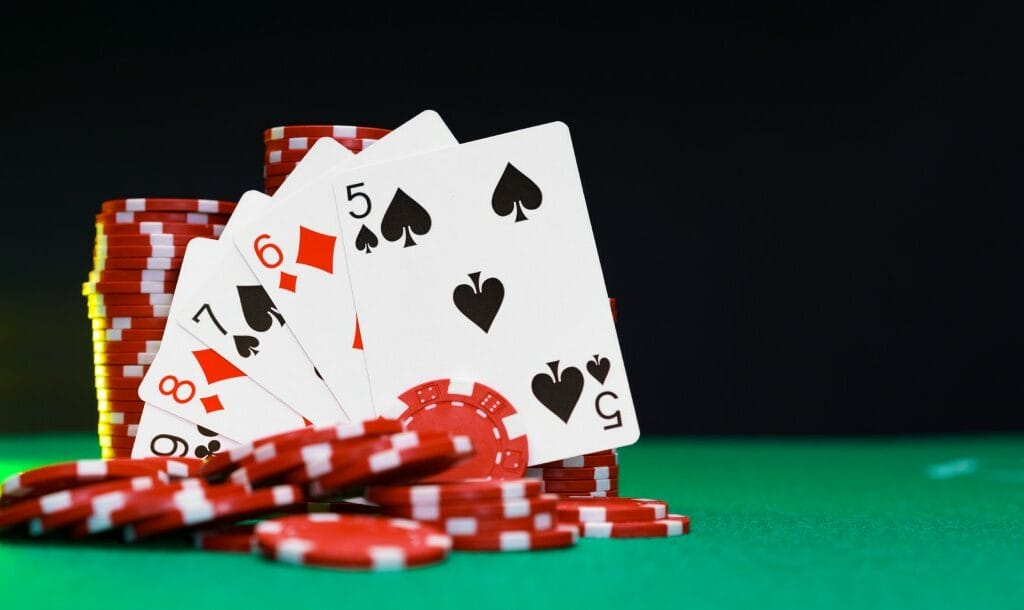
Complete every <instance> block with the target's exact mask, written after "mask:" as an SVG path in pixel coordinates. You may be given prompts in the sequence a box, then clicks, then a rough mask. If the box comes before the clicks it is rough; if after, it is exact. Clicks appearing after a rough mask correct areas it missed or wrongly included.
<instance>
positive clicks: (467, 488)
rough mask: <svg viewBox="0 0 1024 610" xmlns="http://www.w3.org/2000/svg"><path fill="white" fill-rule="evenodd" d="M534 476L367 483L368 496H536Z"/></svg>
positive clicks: (387, 500)
mask: <svg viewBox="0 0 1024 610" xmlns="http://www.w3.org/2000/svg"><path fill="white" fill-rule="evenodd" d="M540 490H541V483H540V481H537V480H535V479H510V480H493V479H478V480H472V479H470V480H466V481H457V482H451V483H443V484H434V485H420V484H417V485H385V486H377V487H368V488H367V489H366V498H367V499H368V500H370V501H371V502H376V503H378V504H384V505H391V504H399V505H423V504H426V505H439V504H441V503H451V502H456V503H457V502H473V501H481V500H515V499H519V498H533V497H536V496H538V495H540V493H541V491H540Z"/></svg>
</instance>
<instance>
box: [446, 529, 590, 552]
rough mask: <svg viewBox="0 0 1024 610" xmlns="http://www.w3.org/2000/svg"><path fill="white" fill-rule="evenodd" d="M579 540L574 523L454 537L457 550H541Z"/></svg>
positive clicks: (558, 547) (556, 547)
mask: <svg viewBox="0 0 1024 610" xmlns="http://www.w3.org/2000/svg"><path fill="white" fill-rule="evenodd" d="M577 540H579V531H578V530H577V529H576V527H575V526H572V525H557V526H555V527H554V528H553V529H549V530H542V531H531V530H522V531H509V532H487V533H483V534H477V535H475V536H456V537H453V538H452V544H453V548H455V550H457V551H500V552H514V551H541V550H547V549H563V548H568V547H571V546H574V545H575V544H576V541H577Z"/></svg>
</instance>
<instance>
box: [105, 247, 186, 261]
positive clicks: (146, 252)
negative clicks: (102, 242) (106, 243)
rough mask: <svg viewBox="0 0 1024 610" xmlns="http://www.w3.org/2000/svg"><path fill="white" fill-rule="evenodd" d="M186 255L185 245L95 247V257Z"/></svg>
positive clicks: (164, 256) (181, 256) (171, 256)
mask: <svg viewBox="0 0 1024 610" xmlns="http://www.w3.org/2000/svg"><path fill="white" fill-rule="evenodd" d="M184 256H185V246H110V247H107V248H94V249H93V257H94V258H95V257H101V258H183V257H184Z"/></svg>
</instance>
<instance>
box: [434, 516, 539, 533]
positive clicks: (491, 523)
mask: <svg viewBox="0 0 1024 610" xmlns="http://www.w3.org/2000/svg"><path fill="white" fill-rule="evenodd" d="M432 523H435V524H436V525H437V526H438V528H439V529H441V530H443V531H444V532H445V533H446V534H448V535H449V536H452V537H453V538H455V537H458V536H477V535H479V534H493V533H497V532H512V531H523V530H531V531H536V532H540V531H544V530H549V529H551V528H553V527H554V526H555V516H554V513H551V512H540V513H534V514H532V515H529V516H526V517H515V518H509V519H506V518H487V517H446V518H444V519H440V520H438V521H435V522H432Z"/></svg>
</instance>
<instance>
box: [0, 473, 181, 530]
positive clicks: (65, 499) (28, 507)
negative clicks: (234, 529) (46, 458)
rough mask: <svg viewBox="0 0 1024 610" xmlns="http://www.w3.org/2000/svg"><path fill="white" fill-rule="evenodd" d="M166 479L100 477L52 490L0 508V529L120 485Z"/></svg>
mask: <svg viewBox="0 0 1024 610" xmlns="http://www.w3.org/2000/svg"><path fill="white" fill-rule="evenodd" d="M165 484H166V483H165V482H164V481H163V480H161V478H160V477H159V476H158V475H157V474H155V473H152V474H148V475H143V476H139V477H133V478H128V479H117V480H114V481H103V482H100V483H92V484H89V485H82V486H79V487H74V488H72V489H66V490H59V491H54V492H51V493H48V494H45V495H41V496H37V497H34V498H30V499H27V500H24V501H21V502H18V503H16V504H12V505H10V506H6V507H3V508H0V530H2V529H5V528H8V527H13V526H16V525H21V524H24V523H28V522H29V521H31V520H32V519H35V518H38V517H42V516H44V515H54V514H59V513H63V512H65V511H69V510H74V509H76V508H77V507H79V506H81V505H83V504H84V503H88V502H89V501H91V500H92V499H93V498H95V497H97V496H100V495H102V494H106V493H109V492H112V491H119V490H124V489H149V488H152V487H155V486H160V485H165Z"/></svg>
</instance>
